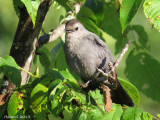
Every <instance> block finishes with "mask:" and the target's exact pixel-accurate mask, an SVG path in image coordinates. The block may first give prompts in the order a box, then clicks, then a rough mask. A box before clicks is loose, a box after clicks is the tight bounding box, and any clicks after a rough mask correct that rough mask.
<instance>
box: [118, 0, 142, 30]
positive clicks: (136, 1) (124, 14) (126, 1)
mask: <svg viewBox="0 0 160 120" xmlns="http://www.w3.org/2000/svg"><path fill="white" fill-rule="evenodd" d="M141 2H142V0H123V2H122V4H121V7H120V20H121V24H122V30H123V31H124V29H125V28H126V26H127V25H128V24H129V23H130V22H131V20H132V19H133V17H134V16H135V14H136V13H137V10H138V8H139V6H140V5H141Z"/></svg>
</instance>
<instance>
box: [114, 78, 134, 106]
mask: <svg viewBox="0 0 160 120" xmlns="http://www.w3.org/2000/svg"><path fill="white" fill-rule="evenodd" d="M117 82H118V87H117V89H115V90H113V89H112V90H111V99H112V102H114V103H117V104H121V105H127V106H130V107H132V106H134V103H133V100H132V99H131V97H130V96H129V95H128V94H127V92H126V91H125V90H124V88H123V87H122V85H121V84H120V82H119V81H118V80H117Z"/></svg>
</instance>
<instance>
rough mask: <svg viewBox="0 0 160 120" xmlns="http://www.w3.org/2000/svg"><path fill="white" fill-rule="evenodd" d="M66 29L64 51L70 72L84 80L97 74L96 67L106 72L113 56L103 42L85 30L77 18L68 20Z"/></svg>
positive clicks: (112, 60) (93, 77)
mask: <svg viewBox="0 0 160 120" xmlns="http://www.w3.org/2000/svg"><path fill="white" fill-rule="evenodd" d="M75 28H78V30H75ZM67 30H68V32H67V33H66V41H65V44H64V51H65V54H66V60H67V64H68V67H69V69H70V70H71V72H72V73H75V74H78V75H79V76H80V77H82V78H83V79H84V80H85V81H87V80H90V79H95V78H96V77H97V76H98V74H99V72H98V71H97V68H100V69H102V70H104V72H108V71H109V66H108V63H109V62H113V63H114V58H113V56H112V54H111V52H110V50H109V48H108V46H107V45H106V44H105V42H104V41H102V40H101V39H100V38H99V37H98V36H97V35H96V34H94V33H91V32H89V31H88V30H86V29H85V28H84V26H83V25H82V24H81V23H80V22H79V21H78V20H72V21H70V22H68V23H67V24H66V31H67Z"/></svg>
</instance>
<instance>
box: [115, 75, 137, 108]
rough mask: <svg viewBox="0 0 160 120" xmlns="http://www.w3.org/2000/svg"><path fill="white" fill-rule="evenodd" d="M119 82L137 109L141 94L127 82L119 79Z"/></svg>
mask: <svg viewBox="0 0 160 120" xmlns="http://www.w3.org/2000/svg"><path fill="white" fill-rule="evenodd" d="M118 80H119V82H120V83H121V85H122V86H123V88H124V89H125V91H126V92H127V93H128V95H129V96H130V97H131V98H132V100H133V102H134V105H135V106H136V107H137V106H138V105H139V92H138V90H137V88H136V87H135V86H133V85H132V84H131V83H129V82H127V81H126V80H123V79H122V78H119V77H118Z"/></svg>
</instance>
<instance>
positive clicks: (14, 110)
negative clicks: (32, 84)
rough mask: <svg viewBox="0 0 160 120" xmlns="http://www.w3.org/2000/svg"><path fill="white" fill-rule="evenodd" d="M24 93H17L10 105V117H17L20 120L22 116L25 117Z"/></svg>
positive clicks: (14, 94) (13, 95)
mask: <svg viewBox="0 0 160 120" xmlns="http://www.w3.org/2000/svg"><path fill="white" fill-rule="evenodd" d="M22 97H23V93H21V92H17V91H15V92H14V93H13V94H12V96H11V98H10V100H9V103H8V109H7V111H8V115H9V116H15V117H16V118H17V119H18V120H20V119H21V118H20V116H23V115H24V111H23V100H22Z"/></svg>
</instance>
